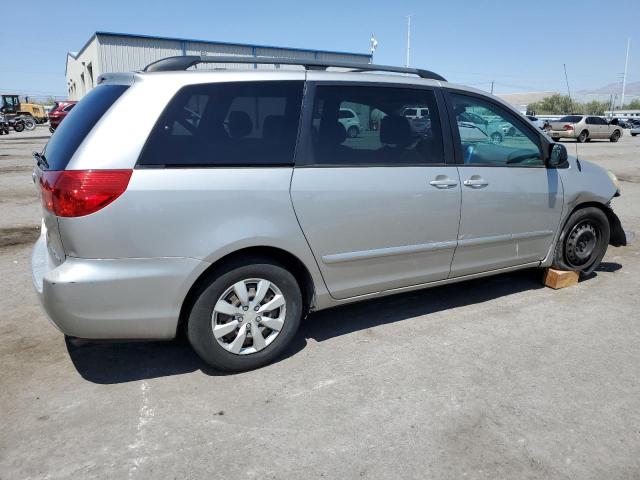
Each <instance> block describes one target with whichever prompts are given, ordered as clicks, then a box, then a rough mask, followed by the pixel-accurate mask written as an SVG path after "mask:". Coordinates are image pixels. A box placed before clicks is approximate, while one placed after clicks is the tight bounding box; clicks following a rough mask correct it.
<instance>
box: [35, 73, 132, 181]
mask: <svg viewBox="0 0 640 480" xmlns="http://www.w3.org/2000/svg"><path fill="white" fill-rule="evenodd" d="M127 88H129V87H128V86H126V85H99V86H97V87H96V88H94V89H93V90H91V92H89V94H88V95H87V96H86V97H84V98H83V99H82V100H81V101H80V102H79V103H77V104H75V106H74V108H73V110H71V111H70V112H69V113H68V114H67V116H66V117H65V119H64V121H63V122H62V123H60V126H59V127H58V128H57V130H56V132H55V133H54V134H53V136H52V137H51V140H49V143H47V146H46V147H45V152H44V154H45V156H46V159H47V163H48V164H49V167H48V170H64V169H65V168H66V167H67V165H68V164H69V161H70V160H71V157H73V154H74V153H75V151H76V150H77V149H78V147H79V146H80V144H81V143H82V141H83V140H84V139H85V137H86V136H87V135H88V134H89V132H90V131H91V129H92V128H93V127H94V126H95V125H96V123H98V120H100V118H102V116H103V115H104V114H105V112H106V111H107V110H109V107H111V105H113V104H114V103H115V101H116V100H117V99H118V98H120V96H121V95H122V94H123V93H124V92H125V91H126V90H127Z"/></svg>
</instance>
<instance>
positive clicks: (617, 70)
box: [0, 0, 640, 95]
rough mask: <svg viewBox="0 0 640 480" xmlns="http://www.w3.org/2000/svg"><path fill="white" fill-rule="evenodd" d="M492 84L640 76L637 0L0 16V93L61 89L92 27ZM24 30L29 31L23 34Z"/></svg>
mask: <svg viewBox="0 0 640 480" xmlns="http://www.w3.org/2000/svg"><path fill="white" fill-rule="evenodd" d="M407 15H411V25H412V28H411V60H410V61H411V66H415V67H421V68H426V69H429V70H433V71H435V72H437V73H439V74H441V75H443V76H444V77H446V78H447V79H448V80H449V81H453V82H456V83H463V84H466V85H471V86H475V87H476V88H481V89H485V90H489V89H490V88H491V82H492V81H494V82H495V87H494V88H495V90H494V91H495V92H496V93H510V92H528V91H550V90H555V91H561V92H566V83H565V77H564V69H563V64H565V63H566V66H567V72H568V77H569V82H570V86H571V90H572V92H574V91H579V90H585V89H593V88H598V87H602V86H604V85H607V84H609V83H614V82H621V79H622V72H623V71H624V63H625V52H626V41H627V38H628V37H631V50H630V55H629V68H628V76H627V82H633V81H638V80H640V29H639V28H638V27H639V26H640V0H615V1H611V0H610V1H607V2H605V1H603V0H581V1H574V0H563V1H557V0H555V1H554V0H552V1H548V0H535V1H524V0H493V1H490V0H485V1H483V0H448V1H442V0H439V1H434V0H421V1H420V0H419V1H399V0H398V1H394V0H388V1H378V0H375V1H373V0H369V1H365V0H355V1H353V0H352V1H344V0H343V1H333V0H322V1H316V2H309V1H296V0H283V1H266V0H262V1H242V0H235V1H224V2H219V1H215V0H210V1H190V0H180V1H175V0H173V1H164V0H158V1H155V2H154V1H143V0H137V1H136V0H128V1H121V0H110V1H105V2H98V1H93V0H86V1H69V0H57V1H55V2H53V1H51V0H47V1H43V0H29V1H27V2H9V3H7V4H6V5H5V6H4V7H3V18H4V21H3V22H2V24H0V45H2V53H1V54H0V58H1V59H2V60H1V62H0V91H1V92H11V93H19V94H23V95H24V94H31V95H64V94H65V92H66V89H65V77H64V69H65V58H66V53H67V52H68V51H78V50H80V49H81V48H82V46H83V45H84V44H85V42H86V41H87V40H88V39H89V38H90V37H91V35H92V34H93V33H94V32H95V31H97V30H98V31H112V32H122V33H139V34H147V35H160V36H170V37H185V38H193V39H203V40H218V41H226V42H239V43H251V44H253V43H255V44H265V45H277V46H285V47H299V48H310V49H318V50H325V49H326V50H339V51H353V52H360V53H368V51H369V39H370V37H371V34H372V33H374V34H375V37H376V39H377V40H378V42H379V43H378V49H377V50H376V52H375V54H374V62H375V63H380V64H391V65H404V63H405V56H406V35H407ZM25 29H26V30H27V32H28V33H26V34H25Z"/></svg>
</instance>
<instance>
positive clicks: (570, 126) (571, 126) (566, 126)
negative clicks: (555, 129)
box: [562, 123, 573, 130]
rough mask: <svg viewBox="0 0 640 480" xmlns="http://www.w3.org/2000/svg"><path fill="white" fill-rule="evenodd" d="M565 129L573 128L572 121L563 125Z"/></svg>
mask: <svg viewBox="0 0 640 480" xmlns="http://www.w3.org/2000/svg"><path fill="white" fill-rule="evenodd" d="M562 129H563V130H573V125H571V124H570V123H567V124H566V125H565V126H564V127H562Z"/></svg>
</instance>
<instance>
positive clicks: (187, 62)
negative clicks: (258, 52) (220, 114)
mask: <svg viewBox="0 0 640 480" xmlns="http://www.w3.org/2000/svg"><path fill="white" fill-rule="evenodd" d="M200 63H244V64H247V63H248V64H275V65H302V66H304V67H305V68H306V69H307V70H326V69H327V68H330V67H336V68H348V69H351V70H352V71H356V72H394V73H409V74H412V75H418V76H419V77H420V78H429V79H432V80H440V81H443V82H446V79H445V78H444V77H442V76H441V75H438V74H437V73H435V72H431V71H429V70H422V69H420V68H405V67H393V66H389V65H376V64H373V63H356V62H327V61H322V60H306V59H293V58H276V57H248V56H247V57H241V56H214V55H180V56H176V57H167V58H163V59H161V60H158V61H155V62H153V63H150V64H149V65H147V66H146V67H145V68H144V71H145V72H171V71H180V70H186V69H187V68H189V67H193V66H194V65H197V64H200Z"/></svg>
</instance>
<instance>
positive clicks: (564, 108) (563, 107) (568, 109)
mask: <svg viewBox="0 0 640 480" xmlns="http://www.w3.org/2000/svg"><path fill="white" fill-rule="evenodd" d="M578 105H579V104H577V103H575V102H572V101H571V99H570V98H569V97H568V96H567V95H560V94H559V93H556V94H554V95H551V96H550V97H546V98H543V99H542V100H541V101H539V102H534V103H530V104H529V105H527V109H528V110H533V111H535V112H536V115H540V114H543V115H544V114H547V115H562V114H567V113H577V111H576V108H577V106H578Z"/></svg>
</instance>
